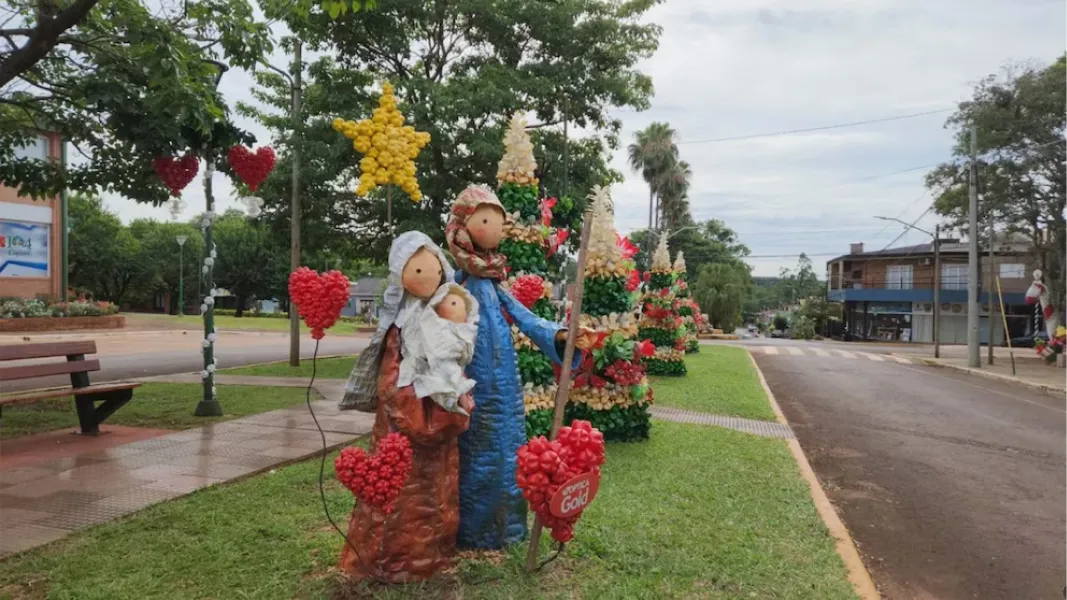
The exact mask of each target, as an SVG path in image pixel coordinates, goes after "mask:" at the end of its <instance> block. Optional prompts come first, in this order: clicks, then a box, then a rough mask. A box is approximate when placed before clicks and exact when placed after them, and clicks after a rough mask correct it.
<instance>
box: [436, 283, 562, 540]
mask: <svg viewBox="0 0 1067 600" xmlns="http://www.w3.org/2000/svg"><path fill="white" fill-rule="evenodd" d="M464 281H465V282H466V283H465V285H466V288H467V291H468V292H470V293H471V295H473V296H474V297H475V298H476V299H477V300H478V306H479V309H478V317H479V319H478V337H477V339H476V340H475V343H474V358H473V359H472V360H471V363H470V364H469V365H468V366H467V370H466V373H467V376H468V377H470V378H471V379H473V380H475V381H476V382H477V383H476V384H475V386H474V412H473V414H472V415H471V420H470V428H469V429H467V431H466V432H465V433H464V434H463V435H461V436H460V438H459V534H458V536H457V540H456V541H457V545H458V546H459V547H460V548H465V549H490V550H495V549H498V548H501V547H503V546H506V545H509V544H514V543H516V542H520V541H522V540H523V538H525V537H526V500H525V499H524V498H523V497H522V491H521V490H519V485H518V483H517V482H516V481H515V472H516V469H517V462H518V458H517V457H518V451H519V447H520V446H522V445H523V444H525V443H526V409H525V407H524V405H523V390H522V382H521V381H520V379H519V368H518V363H517V358H516V355H515V347H514V345H513V344H512V340H511V326H510V325H508V323H507V321H506V320H505V319H504V314H503V312H502V311H501V309H504V310H506V311H507V313H508V315H510V316H511V319H512V321H514V323H515V324H516V325H517V326H518V327H519V330H520V331H522V332H523V333H524V334H526V336H527V337H529V338H530V339H531V340H533V343H534V344H535V345H536V346H537V348H538V349H540V350H541V351H542V352H544V353H545V355H546V356H548V357H549V358H550V359H551V360H552V362H554V363H556V364H559V363H560V361H561V357H560V351H562V344H560V346H561V347H560V348H558V349H557V347H556V343H555V337H556V333H557V332H558V331H559V330H560V329H562V328H563V327H562V326H561V325H560V324H559V323H553V322H551V321H547V320H545V319H542V318H540V317H538V316H537V315H535V314H533V313H532V312H530V311H529V310H528V309H527V308H526V307H525V306H523V305H522V304H521V303H520V302H519V301H518V300H516V299H515V298H514V297H512V295H511V294H509V293H508V292H506V291H504V290H502V289H500V287H499V286H498V284H497V280H495V279H483V278H481V277H476V276H474V275H468V274H467V273H466V272H464V271H457V272H456V282H457V283H461V284H462V283H464ZM579 362H581V353H579V352H576V353H575V357H574V364H575V367H577V364H578V363H579Z"/></svg>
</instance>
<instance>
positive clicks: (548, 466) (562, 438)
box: [516, 420, 604, 543]
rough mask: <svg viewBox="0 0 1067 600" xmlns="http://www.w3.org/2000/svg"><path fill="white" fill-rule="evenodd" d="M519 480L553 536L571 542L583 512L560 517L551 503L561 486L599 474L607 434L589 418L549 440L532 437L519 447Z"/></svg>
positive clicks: (520, 485) (579, 421)
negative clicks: (590, 474)
mask: <svg viewBox="0 0 1067 600" xmlns="http://www.w3.org/2000/svg"><path fill="white" fill-rule="evenodd" d="M518 463H519V464H518V467H519V468H518V472H517V474H516V480H517V481H518V483H519V488H521V489H522V495H523V497H525V498H526V501H527V502H529V503H530V509H531V510H533V511H534V513H535V514H537V518H538V519H540V520H541V523H543V524H544V526H545V527H548V528H549V529H551V530H552V539H554V540H556V541H557V542H564V543H565V542H569V541H571V539H573V538H574V524H575V523H576V522H577V521H578V517H580V516H581V512H579V513H577V514H575V515H573V516H571V517H568V518H566V519H561V518H559V517H556V516H555V515H553V514H552V510H551V506H550V503H551V501H552V496H554V495H555V493H556V491H557V490H559V487H560V486H561V485H563V484H564V483H567V482H568V481H570V480H571V479H573V478H575V477H577V476H578V475H582V474H584V473H596V474H597V475H599V474H600V465H602V464H604V436H603V434H601V433H600V431H599V430H597V429H595V428H594V427H593V426H592V424H590V423H589V421H581V420H576V421H574V422H573V423H571V425H570V427H563V428H562V429H560V430H559V437H557V438H556V439H555V440H552V441H548V440H547V439H545V437H544V436H538V437H535V438H533V439H531V440H530V441H529V442H528V443H527V444H526V445H525V446H522V447H521V448H519V461H518Z"/></svg>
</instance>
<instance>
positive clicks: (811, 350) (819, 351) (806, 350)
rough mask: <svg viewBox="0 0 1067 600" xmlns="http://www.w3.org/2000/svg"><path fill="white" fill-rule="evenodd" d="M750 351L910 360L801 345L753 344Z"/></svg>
mask: <svg viewBox="0 0 1067 600" xmlns="http://www.w3.org/2000/svg"><path fill="white" fill-rule="evenodd" d="M751 349H752V351H753V352H755V353H761V354H764V355H766V356H781V355H788V356H818V357H821V358H847V359H858V358H865V359H867V360H869V361H872V362H886V361H889V362H895V363H898V364H902V365H910V364H912V361H910V360H908V359H907V358H904V357H903V356H893V355H891V354H873V353H871V352H849V351H848V350H838V349H836V348H835V349H833V350H828V349H823V348H815V347H802V346H753V347H751Z"/></svg>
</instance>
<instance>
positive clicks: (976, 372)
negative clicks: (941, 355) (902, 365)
mask: <svg viewBox="0 0 1067 600" xmlns="http://www.w3.org/2000/svg"><path fill="white" fill-rule="evenodd" d="M891 356H899V357H901V358H907V359H909V360H913V361H916V362H918V363H921V364H924V365H926V366H928V367H936V368H939V369H952V370H953V371H959V372H961V373H967V374H968V375H972V376H974V377H983V378H985V379H992V380H994V381H1001V382H1004V383H1010V384H1013V385H1021V386H1024V387H1028V388H1030V389H1032V390H1037V391H1039V392H1041V393H1043V394H1045V395H1046V396H1056V397H1063V396H1064V395H1067V387H1060V386H1056V385H1048V384H1045V383H1035V382H1033V381H1026V380H1025V379H1019V378H1018V377H1012V376H1011V375H1001V374H1000V373H990V372H989V371H983V370H981V369H972V368H970V367H961V366H959V365H953V364H949V363H943V362H941V361H939V360H937V359H935V358H926V357H923V356H914V355H911V354H903V353H895V352H894V353H892V354H891Z"/></svg>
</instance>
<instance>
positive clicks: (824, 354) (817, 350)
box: [811, 348, 830, 358]
mask: <svg viewBox="0 0 1067 600" xmlns="http://www.w3.org/2000/svg"><path fill="white" fill-rule="evenodd" d="M811 351H812V352H814V353H815V356H822V357H824V358H829V357H830V353H829V352H827V351H826V350H823V349H822V348H812V349H811Z"/></svg>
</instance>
